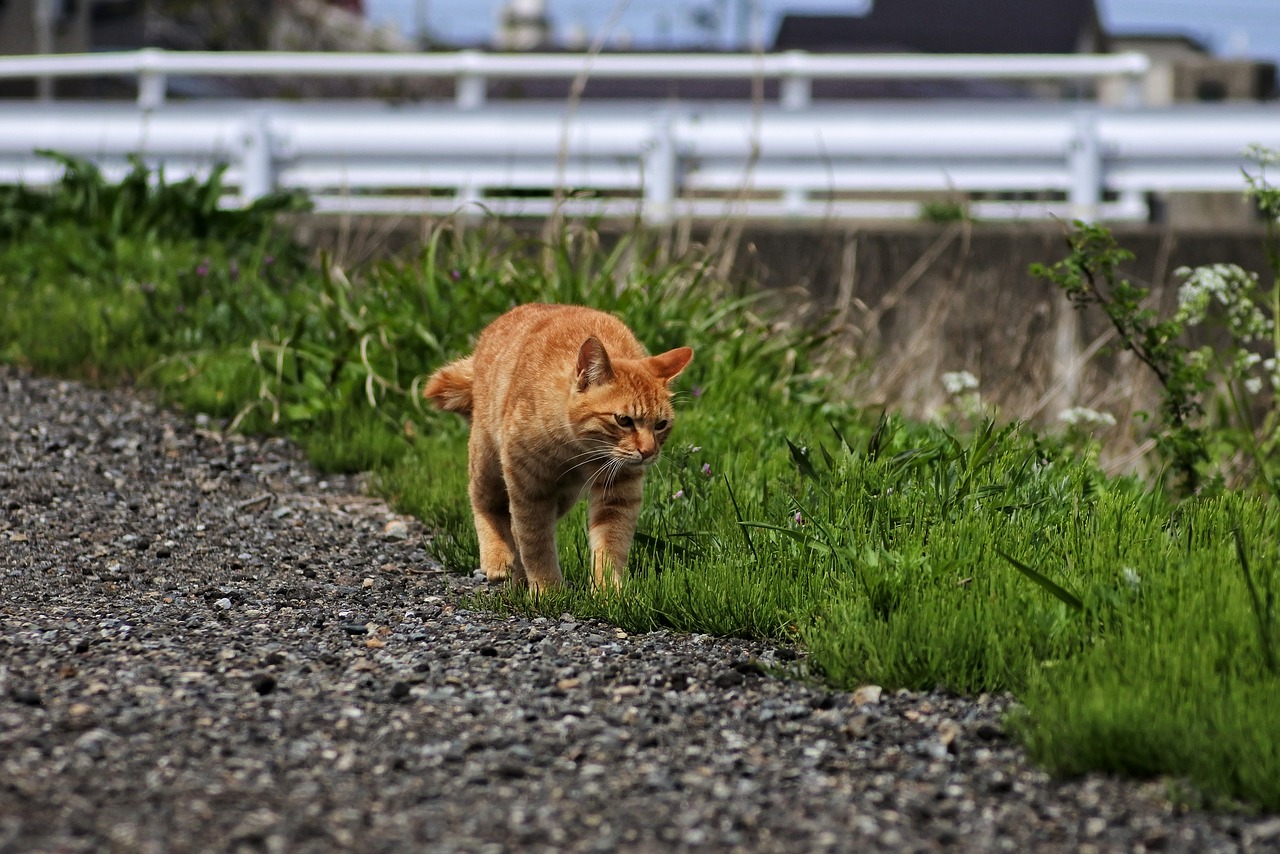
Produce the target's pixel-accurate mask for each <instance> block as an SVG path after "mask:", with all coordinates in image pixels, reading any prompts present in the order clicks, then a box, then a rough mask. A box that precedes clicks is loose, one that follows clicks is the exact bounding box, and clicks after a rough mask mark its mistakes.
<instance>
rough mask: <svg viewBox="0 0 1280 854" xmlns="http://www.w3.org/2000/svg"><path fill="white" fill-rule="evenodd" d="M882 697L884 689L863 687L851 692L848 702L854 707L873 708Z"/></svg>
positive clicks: (869, 686) (872, 686)
mask: <svg viewBox="0 0 1280 854" xmlns="http://www.w3.org/2000/svg"><path fill="white" fill-rule="evenodd" d="M882 696H884V689H883V688H881V687H880V686H879V685H863V686H862V687H861V688H858V689H857V690H856V691H854V692H853V696H852V697H851V698H850V702H852V703H853V705H855V706H875V705H878V704H879V703H880V698H881V697H882Z"/></svg>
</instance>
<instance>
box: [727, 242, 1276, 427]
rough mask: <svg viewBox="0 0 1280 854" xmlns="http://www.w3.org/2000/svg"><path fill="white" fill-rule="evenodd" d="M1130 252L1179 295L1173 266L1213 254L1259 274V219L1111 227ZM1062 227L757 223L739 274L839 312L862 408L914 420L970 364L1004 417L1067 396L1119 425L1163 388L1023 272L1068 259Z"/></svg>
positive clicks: (818, 316) (1150, 406) (837, 342)
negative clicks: (1223, 224) (1255, 225)
mask: <svg viewBox="0 0 1280 854" xmlns="http://www.w3.org/2000/svg"><path fill="white" fill-rule="evenodd" d="M1117 237H1118V238H1119V240H1120V242H1121V244H1122V245H1123V246H1124V247H1126V248H1127V249H1129V250H1130V251H1132V252H1133V253H1134V254H1135V256H1136V258H1135V260H1134V261H1133V262H1131V263H1130V264H1129V265H1128V267H1127V272H1128V273H1129V278H1130V279H1131V280H1132V281H1134V282H1135V283H1137V284H1141V285H1143V286H1144V287H1150V288H1151V289H1152V299H1153V301H1154V302H1155V303H1157V304H1159V305H1161V306H1163V307H1164V308H1165V309H1169V308H1171V307H1172V306H1173V305H1175V304H1176V298H1177V285H1178V283H1179V280H1177V279H1176V278H1175V277H1174V275H1173V271H1174V270H1175V269H1177V268H1178V267H1180V266H1183V265H1187V266H1196V265H1199V264H1208V263H1214V262H1220V261H1229V262H1234V263H1238V264H1240V265H1241V266H1243V267H1245V268H1246V269H1251V270H1257V271H1259V272H1262V273H1264V281H1265V280H1266V279H1267V276H1266V275H1265V271H1266V270H1267V269H1268V268H1267V262H1266V257H1265V253H1264V251H1263V247H1262V237H1263V235H1262V232H1261V230H1260V229H1252V230H1248V231H1239V230H1237V231H1196V232H1189V231H1172V230H1164V229H1156V228H1152V227H1136V228H1133V229H1130V230H1121V231H1118V232H1117ZM1066 251H1067V250H1066V244H1065V233H1064V230H1063V228H1062V227H1059V226H1050V227H1036V228H1028V227H1002V226H987V225H983V226H970V225H966V224H953V225H949V226H945V225H939V226H923V225H921V226H908V227H902V226H893V227H884V228H859V229H851V230H848V231H835V230H832V231H827V232H821V233H819V232H813V231H795V230H787V229H773V230H758V231H750V232H747V233H745V234H743V236H742V239H741V242H740V244H739V249H738V254H737V256H736V258H735V259H734V262H733V263H734V267H735V271H736V272H735V275H737V276H743V277H748V278H753V279H756V280H758V281H760V282H761V283H762V284H763V285H764V286H765V287H767V288H771V289H780V290H785V289H794V291H793V298H792V301H793V302H794V303H795V304H799V302H800V300H799V299H798V297H800V296H804V297H806V298H808V299H809V304H808V308H807V309H806V315H807V317H808V318H809V320H810V321H812V322H832V321H834V322H836V323H838V324H839V325H840V327H841V329H842V330H843V331H842V334H840V335H839V336H837V338H836V339H834V343H833V344H832V345H831V346H832V347H833V348H843V349H844V351H845V352H847V353H852V354H854V355H856V356H857V357H858V358H859V359H862V360H863V361H864V362H865V365H866V371H865V372H864V373H863V374H861V375H860V376H859V377H858V378H857V379H856V380H855V381H854V382H853V385H852V388H850V389H847V391H849V392H850V393H852V394H853V395H854V396H855V398H856V399H858V400H861V401H865V402H866V403H867V404H868V405H888V406H891V407H893V408H895V409H900V410H903V411H905V412H907V413H910V414H913V415H918V416H929V415H932V414H935V413H937V412H938V411H939V410H940V409H941V408H942V407H944V406H947V405H948V404H949V403H950V402H951V401H950V398H949V395H948V394H947V392H946V391H945V389H944V388H943V386H942V382H941V375H942V374H943V373H944V372H948V371H961V370H967V371H969V372H971V373H973V374H974V375H975V376H977V377H978V378H979V380H980V382H981V387H980V392H981V394H982V398H983V400H984V401H985V402H987V403H989V404H992V405H995V406H997V407H998V408H999V411H1000V414H1001V416H1002V417H1005V418H1017V419H1029V420H1031V421H1033V422H1036V423H1038V424H1041V425H1044V424H1051V423H1053V422H1055V421H1056V420H1057V417H1058V414H1059V413H1060V412H1061V411H1062V410H1064V409H1066V408H1068V407H1071V406H1077V405H1083V406H1088V407H1091V408H1093V409H1098V410H1105V411H1108V412H1111V413H1112V414H1113V415H1114V416H1115V417H1116V418H1117V419H1118V420H1119V421H1120V422H1121V426H1122V428H1123V426H1124V423H1125V422H1126V421H1127V420H1128V419H1129V418H1131V417H1132V416H1133V414H1134V413H1135V412H1136V411H1138V410H1143V409H1146V410H1154V409H1155V408H1156V407H1157V406H1158V404H1159V395H1158V391H1157V388H1156V386H1155V385H1154V383H1153V381H1152V379H1151V377H1150V376H1149V372H1148V371H1147V369H1146V368H1144V367H1142V366H1141V365H1140V364H1138V363H1137V362H1136V360H1135V359H1133V358H1132V357H1131V356H1128V355H1108V354H1107V349H1108V348H1107V345H1108V344H1114V338H1113V337H1112V332H1111V329H1110V326H1109V324H1108V323H1107V322H1106V320H1105V318H1103V317H1102V316H1101V314H1100V312H1097V311H1093V312H1079V311H1076V310H1073V309H1072V308H1071V307H1070V305H1069V303H1068V302H1067V300H1066V298H1065V297H1064V296H1062V295H1061V293H1060V292H1059V291H1058V290H1057V288H1056V286H1054V285H1052V284H1051V283H1048V282H1045V281H1043V280H1040V279H1037V278H1035V277H1033V276H1031V274H1030V273H1029V272H1028V268H1029V267H1030V265H1031V264H1032V263H1033V262H1042V263H1046V264H1048V263H1053V262H1055V261H1058V260H1061V259H1062V258H1063V257H1064V256H1065V255H1066Z"/></svg>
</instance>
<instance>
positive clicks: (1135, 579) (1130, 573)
mask: <svg viewBox="0 0 1280 854" xmlns="http://www.w3.org/2000/svg"><path fill="white" fill-rule="evenodd" d="M1120 576H1121V577H1122V578H1123V579H1124V583H1125V584H1127V585H1129V586H1130V587H1132V588H1133V589H1134V590H1137V589H1138V585H1140V584H1141V583H1142V576H1140V575H1138V571H1137V570H1136V569H1134V568H1133V567H1131V566H1126V567H1125V568H1124V569H1122V570H1121V571H1120Z"/></svg>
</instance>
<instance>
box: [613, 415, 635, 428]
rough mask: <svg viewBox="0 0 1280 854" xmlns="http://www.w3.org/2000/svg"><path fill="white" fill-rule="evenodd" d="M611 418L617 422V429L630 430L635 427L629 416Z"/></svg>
mask: <svg viewBox="0 0 1280 854" xmlns="http://www.w3.org/2000/svg"><path fill="white" fill-rule="evenodd" d="M613 418H614V420H615V421H617V422H618V426H619V427H626V428H628V429H630V428H632V427H634V426H636V422H635V421H634V420H632V418H631V416H630V415H615V416H613Z"/></svg>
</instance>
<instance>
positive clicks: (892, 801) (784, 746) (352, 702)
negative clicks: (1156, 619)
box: [0, 368, 1280, 852]
mask: <svg viewBox="0 0 1280 854" xmlns="http://www.w3.org/2000/svg"><path fill="white" fill-rule="evenodd" d="M207 428H208V425H207V424H206V425H205V427H203V428H202V427H200V426H199V425H192V424H190V423H188V422H187V421H185V420H184V419H183V418H182V417H180V416H177V415H175V414H172V413H169V412H166V411H162V410H157V409H156V408H155V407H153V406H152V405H150V404H148V403H147V402H146V401H145V399H144V398H142V397H140V396H138V395H136V394H132V393H129V392H122V391H115V392H109V393H107V392H100V391H93V390H88V389H85V388H83V387H81V386H78V385H75V384H71V383H63V382H56V381H50V380H45V379H38V378H32V377H30V376H28V375H26V374H23V373H21V372H17V371H14V370H12V369H7V368H0V576H2V578H3V588H2V592H0V851H4V852H31V851H59V852H62V851H68V852H75V851H95V852H96V851H128V852H133V851H146V852H150V851H154V852H173V851H187V850H190V851H235V852H240V851H244V852H250V851H267V852H291V851H361V852H377V851H458V852H484V851H494V852H499V851H619V850H622V851H643V852H648V851H655V852H656V851H663V852H667V851H671V850H679V851H686V850H688V851H704V850H705V851H745V852H756V851H780V852H781V851H786V852H799V851H851V850H859V851H881V850H882V851H940V850H958V851H992V850H995V851H998V850H1007V851H1032V850H1039V851H1086V850H1094V851H1142V850H1150V851H1187V852H1192V851H1194V852H1203V851H1236V850H1257V851H1263V850H1277V849H1278V848H1280V819H1277V818H1274V817H1266V816H1264V817H1255V818H1244V817H1238V816H1225V815H1209V814H1204V813H1196V812H1191V813H1181V812H1179V811H1177V810H1174V809H1172V808H1171V807H1170V806H1169V804H1168V803H1167V802H1166V801H1165V800H1164V799H1163V793H1164V787H1163V786H1162V785H1161V784H1159V783H1151V784H1145V785H1143V784H1134V783H1128V782H1120V781H1115V780H1109V779H1106V778H1102V777H1089V778H1086V779H1083V780H1077V781H1071V782H1065V783H1063V782H1055V781H1052V780H1049V779H1048V778H1047V777H1046V776H1045V775H1044V774H1042V773H1040V772H1039V771H1037V770H1035V769H1034V768H1033V767H1032V766H1030V765H1029V763H1028V762H1027V761H1026V759H1025V758H1024V757H1023V755H1022V752H1021V751H1020V750H1019V749H1018V748H1017V747H1016V746H1015V745H1014V744H1013V743H1012V742H1011V741H1010V740H1009V739H1007V738H1006V736H1005V735H1004V733H1003V730H1002V728H1001V724H1000V718H1001V713H1002V711H1003V710H1004V709H1005V707H1006V705H1007V702H1008V700H1007V698H1001V697H980V698H977V699H976V700H964V699H957V698H954V697H949V696H943V695H938V694H910V693H905V692H904V693H899V694H889V693H885V694H883V696H877V695H878V693H879V692H878V691H877V690H876V689H871V688H864V689H862V690H860V691H859V692H855V693H854V694H848V693H841V692H831V691H828V690H826V689H824V688H823V687H821V686H819V685H814V684H810V683H806V682H805V681H803V680H801V679H781V678H776V677H772V676H767V675H763V674H762V672H761V671H762V666H763V667H764V668H769V669H777V668H779V667H780V668H784V669H785V668H791V669H796V668H798V666H799V662H798V661H797V656H796V653H795V651H793V650H789V649H774V648H771V647H768V646H761V645H759V644H753V643H743V642H738V641H728V640H717V639H713V638H709V637H704V636H697V635H695V636H683V635H675V634H669V633H664V632H657V633H652V634H646V635H638V636H635V635H633V636H628V635H627V634H626V633H624V632H622V631H619V630H618V629H616V628H614V627H612V626H609V625H605V624H601V623H595V622H588V621H577V620H574V619H572V618H571V617H569V616H567V615H566V616H564V617H561V618H560V619H557V620H546V619H535V620H529V619H522V618H507V617H502V616H498V615H494V614H489V613H483V612H476V611H471V610H468V609H467V607H466V604H465V601H466V600H465V594H466V593H467V591H469V590H471V589H474V586H475V585H476V584H478V583H480V582H477V581H475V580H473V579H471V578H464V577H459V576H457V575H450V574H446V573H445V572H444V571H443V570H442V569H441V567H440V566H439V565H437V564H435V563H434V562H433V561H432V560H431V559H430V558H429V557H427V556H426V554H425V552H424V549H423V545H422V538H423V532H422V531H421V529H420V528H419V527H418V526H417V524H416V523H415V522H413V521H412V520H409V519H404V518H400V517H396V516H395V515H394V514H392V513H391V512H390V511H388V509H387V508H386V507H385V506H384V505H382V504H380V503H378V502H377V501H374V500H371V499H369V498H367V497H363V496H362V495H361V493H360V484H359V483H358V482H357V481H355V480H353V479H350V478H343V477H333V478H322V477H321V476H319V475H317V474H316V473H315V472H314V471H312V470H310V469H309V468H308V467H307V465H306V464H305V462H304V461H303V459H302V458H301V456H300V455H299V454H298V452H297V451H296V450H295V449H293V448H292V447H290V446H289V445H288V444H286V443H284V442H281V441H278V440H258V439H247V438H243V437H239V436H225V435H221V434H219V433H217V432H215V431H213V430H211V429H207Z"/></svg>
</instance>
